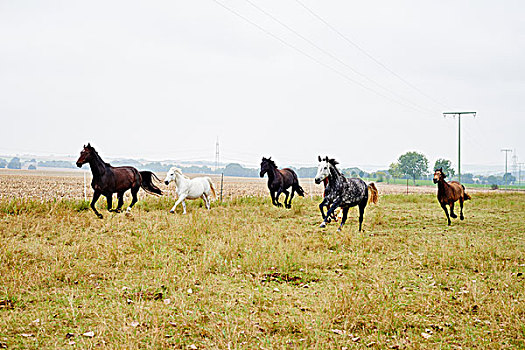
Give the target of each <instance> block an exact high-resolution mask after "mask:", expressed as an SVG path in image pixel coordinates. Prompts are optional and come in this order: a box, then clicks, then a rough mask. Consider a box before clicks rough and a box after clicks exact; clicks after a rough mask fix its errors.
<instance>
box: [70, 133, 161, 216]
mask: <svg viewBox="0 0 525 350" xmlns="http://www.w3.org/2000/svg"><path fill="white" fill-rule="evenodd" d="M86 163H89V167H90V168H91V173H92V174H93V180H91V187H92V188H93V190H94V193H93V199H92V200H91V209H93V211H94V212H95V214H96V215H97V216H98V217H99V218H100V219H102V218H103V215H102V214H100V213H99V212H98V211H97V209H96V208H95V203H97V201H98V198H99V197H100V196H101V195H104V196H105V197H106V199H107V202H108V211H109V212H112V211H114V212H116V213H120V212H121V209H122V205H123V204H124V192H126V191H127V190H129V189H131V196H132V197H133V198H132V200H131V204H130V205H129V207H128V208H127V210H126V211H127V212H129V211H131V208H132V207H133V205H135V203H136V202H137V192H138V191H139V189H140V188H141V187H142V188H143V189H144V190H145V191H146V192H148V193H151V194H158V195H161V194H162V191H161V190H160V188H158V187H157V186H155V185H154V184H153V181H152V179H153V178H154V179H156V180H157V181H160V180H159V178H157V176H156V175H155V174H154V173H152V172H151V171H138V170H137V169H135V168H134V167H131V166H119V167H113V166H111V165H110V164H109V163H106V162H104V161H103V160H102V158H101V157H100V155H99V154H98V153H97V151H96V150H95V148H93V147H92V146H91V144H89V143H88V144H87V146H84V148H83V149H82V151H81V152H80V157H79V158H78V160H77V163H76V164H77V167H79V168H81V167H82V165H84V164H86ZM113 193H117V198H118V204H117V208H116V209H114V210H113V204H112V200H113Z"/></svg>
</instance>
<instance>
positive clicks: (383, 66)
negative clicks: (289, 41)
mask: <svg viewBox="0 0 525 350" xmlns="http://www.w3.org/2000/svg"><path fill="white" fill-rule="evenodd" d="M295 1H296V2H297V3H298V4H299V5H301V6H302V7H303V8H304V9H305V10H306V11H308V12H309V13H310V14H311V15H312V16H314V17H315V18H317V19H318V20H319V21H321V22H322V23H324V24H325V25H326V26H327V27H328V28H330V29H331V30H332V31H333V32H335V33H336V34H337V35H339V36H340V37H341V38H342V39H343V40H345V41H346V42H347V43H348V44H350V45H352V46H353V47H355V48H356V49H358V50H359V51H361V52H362V53H363V54H364V55H365V56H366V57H368V58H370V59H371V60H372V61H374V62H375V63H377V64H378V65H379V66H381V67H382V68H383V69H385V70H387V71H388V72H390V74H392V75H394V76H395V77H396V78H398V79H399V80H401V81H402V82H403V83H405V84H406V85H407V86H409V87H411V88H412V89H414V90H416V91H417V92H419V93H420V94H421V95H423V96H425V97H426V98H428V99H429V100H431V101H433V102H434V103H437V104H438V105H440V106H442V107H445V108H447V109H450V107H448V106H447V105H445V104H444V103H442V102H440V101H438V100H436V99H435V98H433V97H432V96H429V95H428V94H426V93H425V92H424V91H422V90H421V89H420V88H418V87H417V86H415V85H414V84H412V83H410V82H409V81H407V80H406V79H405V78H403V77H402V76H401V75H399V74H397V73H396V72H394V71H393V70H392V69H390V68H388V67H387V66H386V65H385V64H383V63H382V62H381V61H379V60H378V59H376V58H375V57H374V56H372V55H371V54H369V53H368V52H367V51H366V50H365V49H363V48H362V47H361V46H359V45H358V44H356V43H355V42H353V41H352V40H350V39H349V38H348V37H347V36H346V35H344V34H343V33H341V32H340V31H339V30H338V29H337V28H335V27H334V26H332V25H331V24H330V23H328V22H327V21H326V20H325V19H324V18H322V17H321V16H319V15H318V14H317V13H315V12H314V11H313V10H311V9H310V8H309V7H307V6H306V5H305V4H304V3H303V2H301V1H300V0H295Z"/></svg>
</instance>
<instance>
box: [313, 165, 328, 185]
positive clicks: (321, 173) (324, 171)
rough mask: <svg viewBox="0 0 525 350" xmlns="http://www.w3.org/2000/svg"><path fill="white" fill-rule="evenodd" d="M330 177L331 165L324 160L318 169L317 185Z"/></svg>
mask: <svg viewBox="0 0 525 350" xmlns="http://www.w3.org/2000/svg"><path fill="white" fill-rule="evenodd" d="M328 175H330V164H329V163H328V162H327V161H325V160H323V161H321V162H320V163H319V166H318V167H317V175H315V178H314V180H315V183H317V184H319V183H321V181H323V180H324V179H326V178H327V177H328Z"/></svg>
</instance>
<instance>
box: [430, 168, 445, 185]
mask: <svg viewBox="0 0 525 350" xmlns="http://www.w3.org/2000/svg"><path fill="white" fill-rule="evenodd" d="M446 177H447V174H445V173H444V172H443V168H439V169H436V170H435V171H434V180H433V181H434V183H435V184H437V183H438V182H439V181H441V180H443V179H444V178H446Z"/></svg>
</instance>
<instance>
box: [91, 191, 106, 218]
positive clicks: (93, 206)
mask: <svg viewBox="0 0 525 350" xmlns="http://www.w3.org/2000/svg"><path fill="white" fill-rule="evenodd" d="M101 194H102V193H100V192H99V191H95V193H93V199H92V200H91V209H93V211H94V212H95V214H96V215H97V216H98V218H99V219H102V218H103V216H102V214H100V213H99V212H98V211H97V209H96V208H95V203H97V201H98V198H99V197H100V195H101Z"/></svg>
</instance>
